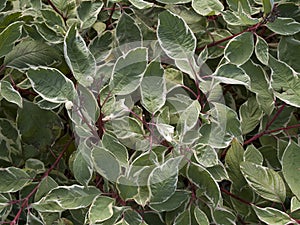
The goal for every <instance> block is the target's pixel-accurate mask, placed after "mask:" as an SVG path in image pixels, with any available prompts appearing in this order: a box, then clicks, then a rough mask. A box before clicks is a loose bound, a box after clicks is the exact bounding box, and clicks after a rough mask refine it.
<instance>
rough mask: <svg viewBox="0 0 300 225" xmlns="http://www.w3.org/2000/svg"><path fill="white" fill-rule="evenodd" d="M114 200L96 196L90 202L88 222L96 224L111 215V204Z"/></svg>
mask: <svg viewBox="0 0 300 225" xmlns="http://www.w3.org/2000/svg"><path fill="white" fill-rule="evenodd" d="M114 202H115V200H114V199H113V198H109V197H106V196H101V195H99V196H97V197H96V198H95V199H94V201H93V202H92V205H91V207H90V208H89V212H88V219H89V223H90V224H96V223H99V222H103V221H105V220H108V219H109V218H110V217H112V216H113V205H114Z"/></svg>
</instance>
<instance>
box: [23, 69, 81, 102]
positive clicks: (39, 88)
mask: <svg viewBox="0 0 300 225" xmlns="http://www.w3.org/2000/svg"><path fill="white" fill-rule="evenodd" d="M27 77H28V79H29V80H30V82H31V85H32V88H33V89H34V90H35V91H36V92H37V93H38V94H39V95H40V96H41V97H42V98H43V99H45V100H47V101H49V102H53V103H65V102H66V101H72V100H73V99H74V97H75V93H76V90H75V87H74V84H73V82H72V81H71V80H69V79H68V78H67V77H66V76H65V75H64V74H63V73H61V72H60V71H59V70H57V69H54V68H50V67H34V68H31V69H30V70H28V72H27Z"/></svg>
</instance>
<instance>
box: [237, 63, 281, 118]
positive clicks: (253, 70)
mask: <svg viewBox="0 0 300 225" xmlns="http://www.w3.org/2000/svg"><path fill="white" fill-rule="evenodd" d="M242 68H243V70H244V71H245V72H246V74H247V75H248V76H249V77H250V90H251V91H252V92H254V93H256V99H257V102H258V103H259V105H260V107H261V108H262V110H263V111H264V112H265V113H266V114H268V115H270V114H271V113H272V111H273V109H274V98H275V97H274V94H273V90H272V89H271V87H270V86H271V84H270V81H269V78H268V77H267V74H266V72H265V71H264V70H263V68H262V67H261V66H260V65H258V64H255V63H253V62H252V61H251V60H249V61H248V62H246V63H245V64H244V65H243V66H242Z"/></svg>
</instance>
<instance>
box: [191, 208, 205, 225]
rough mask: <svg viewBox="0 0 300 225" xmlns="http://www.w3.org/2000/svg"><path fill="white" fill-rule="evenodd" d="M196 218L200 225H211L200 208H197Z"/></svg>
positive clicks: (195, 211)
mask: <svg viewBox="0 0 300 225" xmlns="http://www.w3.org/2000/svg"><path fill="white" fill-rule="evenodd" d="M194 216H195V219H196V221H197V223H198V224H201V225H209V220H208V218H207V216H206V214H205V213H204V212H203V211H202V210H201V209H200V208H199V207H195V209H194Z"/></svg>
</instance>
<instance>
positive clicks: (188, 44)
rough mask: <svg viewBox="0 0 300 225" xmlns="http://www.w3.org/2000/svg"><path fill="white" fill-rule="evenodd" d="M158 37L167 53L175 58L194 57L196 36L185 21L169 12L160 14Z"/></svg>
mask: <svg viewBox="0 0 300 225" xmlns="http://www.w3.org/2000/svg"><path fill="white" fill-rule="evenodd" d="M157 38H158V41H159V44H160V46H161V47H162V49H163V50H164V51H165V53H166V54H167V55H168V56H169V57H171V58H173V59H188V58H190V57H193V55H194V52H195V49H196V38H195V36H194V34H193V32H192V31H191V29H190V28H189V27H188V25H187V24H186V23H185V21H184V20H183V19H182V18H181V17H179V16H177V15H175V14H173V13H171V12H169V11H165V12H163V13H161V14H159V20H158V27H157Z"/></svg>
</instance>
